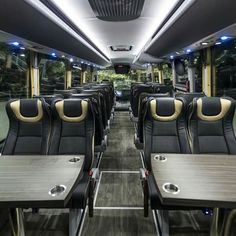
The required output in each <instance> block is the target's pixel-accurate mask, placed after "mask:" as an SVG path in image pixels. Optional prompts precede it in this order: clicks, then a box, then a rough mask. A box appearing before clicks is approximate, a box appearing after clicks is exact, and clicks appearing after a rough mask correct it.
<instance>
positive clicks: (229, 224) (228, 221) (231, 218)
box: [222, 209, 236, 236]
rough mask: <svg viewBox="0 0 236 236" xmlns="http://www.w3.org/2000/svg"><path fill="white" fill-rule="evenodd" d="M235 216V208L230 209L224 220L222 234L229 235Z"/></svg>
mask: <svg viewBox="0 0 236 236" xmlns="http://www.w3.org/2000/svg"><path fill="white" fill-rule="evenodd" d="M235 217H236V209H234V210H231V211H230V213H229V215H228V216H227V218H226V221H225V228H224V232H223V233H222V236H229V235H230V233H231V229H232V224H233V221H234V219H235Z"/></svg>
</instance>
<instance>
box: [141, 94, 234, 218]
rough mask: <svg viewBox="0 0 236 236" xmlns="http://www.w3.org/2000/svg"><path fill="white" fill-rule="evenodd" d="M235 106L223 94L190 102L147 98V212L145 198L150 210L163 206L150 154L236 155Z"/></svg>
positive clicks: (144, 140)
mask: <svg viewBox="0 0 236 236" xmlns="http://www.w3.org/2000/svg"><path fill="white" fill-rule="evenodd" d="M235 106H236V102H235V100H233V99H232V98H226V97H221V98H220V97H198V98H194V99H193V101H192V102H191V103H190V104H189V105H188V101H187V100H186V99H185V98H183V97H176V98H170V97H162V98H150V99H149V100H148V101H147V103H146V106H145V112H144V115H143V144H144V145H143V157H144V163H145V167H146V171H145V173H148V174H147V176H146V179H147V186H148V191H144V194H146V198H145V199H146V202H145V212H146V215H147V209H148V208H147V205H148V204H147V203H148V202H147V199H150V204H151V208H152V209H165V208H166V206H164V205H162V204H161V202H160V199H159V194H158V190H157V187H156V184H155V180H154V178H153V176H152V166H151V153H193V154H236V138H235V134H234V129H233V117H234V113H235ZM146 190H147V189H146ZM147 194H148V197H147ZM167 208H168V209H174V207H172V206H168V207H167Z"/></svg>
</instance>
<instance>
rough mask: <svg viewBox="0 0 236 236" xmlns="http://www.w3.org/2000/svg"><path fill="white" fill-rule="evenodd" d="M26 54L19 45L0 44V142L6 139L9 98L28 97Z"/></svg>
mask: <svg viewBox="0 0 236 236" xmlns="http://www.w3.org/2000/svg"><path fill="white" fill-rule="evenodd" d="M28 54H29V52H28V51H27V50H25V48H23V47H20V46H19V45H18V46H10V45H7V44H5V43H0V141H2V140H3V139H4V138H5V137H6V135H7V132H8V128H9V122H8V118H7V115H6V111H5V105H6V102H7V101H8V100H9V99H11V98H25V97H28V96H29V94H28V93H29V83H28V82H27V81H28V80H27V78H29V75H28V74H29V70H28V63H27V62H28V59H27V58H28Z"/></svg>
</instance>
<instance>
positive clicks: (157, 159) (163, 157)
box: [154, 155, 167, 162]
mask: <svg viewBox="0 0 236 236" xmlns="http://www.w3.org/2000/svg"><path fill="white" fill-rule="evenodd" d="M154 160H156V161H160V162H164V161H167V158H166V157H165V156H163V155H155V156H154Z"/></svg>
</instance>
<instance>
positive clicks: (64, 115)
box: [49, 99, 94, 209]
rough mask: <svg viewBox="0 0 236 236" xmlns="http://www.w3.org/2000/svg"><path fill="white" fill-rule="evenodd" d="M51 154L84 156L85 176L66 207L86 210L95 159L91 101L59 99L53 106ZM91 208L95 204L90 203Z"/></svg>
mask: <svg viewBox="0 0 236 236" xmlns="http://www.w3.org/2000/svg"><path fill="white" fill-rule="evenodd" d="M52 111H53V129H52V135H51V142H50V148H49V154H50V155H60V154H61V155H63V154H70V155H78V154H83V155H85V163H84V173H83V176H82V179H81V180H80V182H79V184H78V186H77V187H76V189H75V191H74V193H73V195H72V198H71V201H70V202H69V204H68V206H67V207H70V208H79V209H84V208H85V206H86V202H87V198H88V196H89V188H90V175H89V172H90V170H91V168H92V164H93V159H94V114H93V111H92V105H91V103H90V101H89V100H81V99H64V100H63V99H57V100H55V101H54V102H53V104H52ZM90 206H92V204H90Z"/></svg>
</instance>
